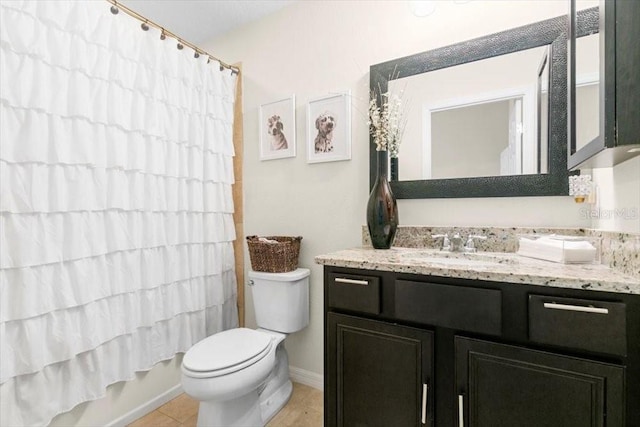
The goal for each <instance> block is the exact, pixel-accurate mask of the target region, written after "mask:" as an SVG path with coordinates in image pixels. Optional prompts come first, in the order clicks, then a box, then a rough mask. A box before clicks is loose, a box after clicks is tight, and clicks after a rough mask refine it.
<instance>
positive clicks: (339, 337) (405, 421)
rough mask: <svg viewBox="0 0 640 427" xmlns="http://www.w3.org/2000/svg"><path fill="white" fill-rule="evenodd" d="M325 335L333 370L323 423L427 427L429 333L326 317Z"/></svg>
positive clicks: (430, 361)
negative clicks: (326, 420) (327, 338)
mask: <svg viewBox="0 0 640 427" xmlns="http://www.w3.org/2000/svg"><path fill="white" fill-rule="evenodd" d="M327 333H328V336H329V337H330V339H329V341H328V343H327V357H329V358H330V359H331V361H330V364H331V365H332V366H335V369H336V373H335V375H331V377H330V378H328V379H329V380H330V382H331V386H330V387H331V388H332V389H335V390H336V393H335V395H334V396H335V398H334V399H331V400H330V402H329V406H328V407H327V411H326V412H327V418H329V417H331V418H332V419H334V420H335V423H336V424H335V425H339V426H381V427H382V426H420V425H428V426H433V423H432V422H431V421H432V419H433V417H429V416H428V415H429V412H430V409H431V408H430V403H431V400H429V387H430V382H431V378H432V376H433V334H432V333H431V332H429V331H424V330H420V329H416V328H409V327H406V326H398V325H393V324H389V323H386V322H379V321H374V320H367V319H361V318H358V317H353V316H345V315H342V314H336V313H329V314H328V315H327Z"/></svg>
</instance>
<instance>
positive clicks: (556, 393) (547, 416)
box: [455, 337, 624, 427]
mask: <svg viewBox="0 0 640 427" xmlns="http://www.w3.org/2000/svg"><path fill="white" fill-rule="evenodd" d="M455 355H456V356H455V357H456V393H457V395H456V396H455V399H456V400H457V404H458V426H459V427H462V426H473V427H479V426H487V427H500V426H505V427H507V426H509V427H512V426H518V427H540V426H548V427H551V426H553V427H566V426H593V427H596V426H623V425H624V368H622V367H621V366H616V365H611V364H606V363H600V362H595V361H590V360H585V359H579V358H574V357H568V356H563V355H559V354H553V353H547V352H543V351H537V350H530V349H526V348H521V347H515V346H509V345H504V344H497V343H492V342H487V341H480V340H474V339H469V338H462V337H456V338H455Z"/></svg>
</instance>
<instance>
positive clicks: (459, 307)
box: [395, 280, 502, 335]
mask: <svg viewBox="0 0 640 427" xmlns="http://www.w3.org/2000/svg"><path fill="white" fill-rule="evenodd" d="M395 315H396V316H395V317H396V318H398V319H402V320H409V321H412V322H418V323H423V324H426V325H432V326H442V327H445V328H450V329H456V330H459V331H467V332H478V333H482V334H489V335H500V334H501V332H502V292H501V291H500V290H498V289H483V288H473V287H467V286H451V285H440V284H436V283H428V282H414V281H408V280H396V286H395Z"/></svg>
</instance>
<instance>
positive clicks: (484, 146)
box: [389, 46, 549, 181]
mask: <svg viewBox="0 0 640 427" xmlns="http://www.w3.org/2000/svg"><path fill="white" fill-rule="evenodd" d="M547 55H548V46H540V47H536V48H533V49H527V50H522V51H518V52H513V53H510V54H506V55H501V56H495V57H492V58H488V59H484V60H480V61H474V62H469V63H465V64H461V65H457V66H454V67H448V68H443V69H440V70H435V71H430V72H428V73H422V74H417V75H414V76H410V77H405V78H400V79H396V80H392V81H390V82H389V90H390V91H391V92H393V93H400V92H402V96H403V99H404V101H405V102H406V103H407V111H408V121H407V126H406V130H405V133H404V137H403V143H402V145H403V147H402V151H403V153H410V155H401V156H400V157H399V163H398V170H399V180H400V181H406V180H422V179H446V178H465V177H484V176H504V175H521V174H537V173H546V172H547V171H548V165H547V164H548V161H547V159H548V153H547V150H548V142H547V141H548V140H547V137H546V135H547V122H548V120H547V117H546V114H547V113H548V87H549V86H548V85H549V74H548V66H547V61H546V57H547ZM541 64H542V66H541Z"/></svg>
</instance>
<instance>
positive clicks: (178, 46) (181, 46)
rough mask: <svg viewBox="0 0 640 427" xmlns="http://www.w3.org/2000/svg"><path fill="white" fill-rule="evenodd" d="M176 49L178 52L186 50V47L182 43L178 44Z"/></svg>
mask: <svg viewBox="0 0 640 427" xmlns="http://www.w3.org/2000/svg"><path fill="white" fill-rule="evenodd" d="M176 47H177V48H178V50H182V49H183V48H184V46H183V45H182V43H180V42H178V44H177V46H176Z"/></svg>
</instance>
